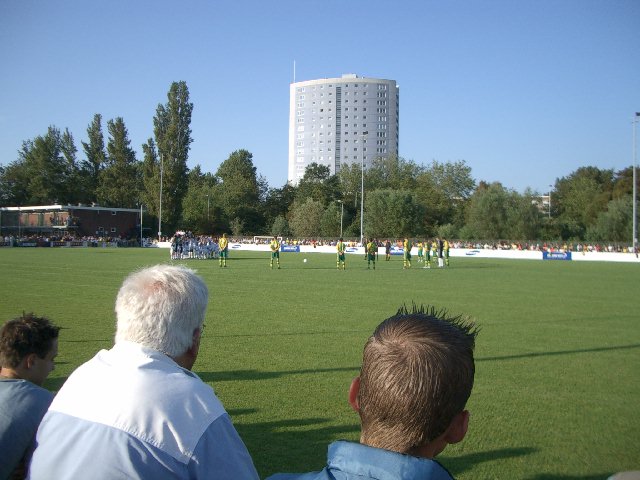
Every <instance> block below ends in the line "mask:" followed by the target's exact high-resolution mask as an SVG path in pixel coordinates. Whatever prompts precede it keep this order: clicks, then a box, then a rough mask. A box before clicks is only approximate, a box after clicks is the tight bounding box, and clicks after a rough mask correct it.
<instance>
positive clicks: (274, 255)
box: [269, 237, 280, 270]
mask: <svg viewBox="0 0 640 480" xmlns="http://www.w3.org/2000/svg"><path fill="white" fill-rule="evenodd" d="M269 248H270V249H271V268H273V260H274V259H275V260H276V262H277V264H278V270H280V242H278V239H277V238H276V237H273V239H272V240H271V242H270V243H269Z"/></svg>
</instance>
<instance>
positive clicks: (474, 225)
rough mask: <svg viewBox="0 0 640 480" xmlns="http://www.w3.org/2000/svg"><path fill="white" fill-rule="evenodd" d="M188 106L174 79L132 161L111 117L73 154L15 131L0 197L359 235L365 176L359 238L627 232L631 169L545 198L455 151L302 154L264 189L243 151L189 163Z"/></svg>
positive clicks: (302, 233) (296, 232)
mask: <svg viewBox="0 0 640 480" xmlns="http://www.w3.org/2000/svg"><path fill="white" fill-rule="evenodd" d="M192 111H193V104H192V103H191V102H190V101H189V90H188V87H187V84H186V83H185V82H173V83H172V84H171V86H170V89H169V92H168V94H167V102H166V103H161V104H159V105H158V107H157V109H156V112H155V115H154V117H153V137H151V138H149V139H148V140H147V142H146V143H145V144H143V145H142V152H143V158H142V160H139V159H137V158H136V153H135V151H134V150H133V149H132V148H131V142H130V140H129V138H128V131H127V128H126V125H125V122H124V120H123V119H122V118H121V117H118V118H115V119H111V120H108V121H107V122H106V127H107V138H106V142H105V135H104V132H103V119H102V116H101V115H100V114H95V115H94V117H93V119H92V121H91V122H90V123H89V125H88V127H87V141H86V142H84V141H83V142H81V144H82V151H83V155H82V158H80V157H79V155H78V149H77V148H76V145H75V141H74V138H73V135H72V134H71V132H69V130H68V129H65V130H64V131H61V130H60V129H58V128H57V127H55V126H51V127H49V129H48V130H47V132H46V133H45V134H43V135H39V136H37V137H35V138H34V139H32V140H26V141H24V142H23V144H22V147H21V149H20V150H19V152H18V158H17V159H16V160H15V161H13V162H11V163H9V164H8V165H6V166H0V204H1V205H5V206H27V205H46V204H52V203H53V204H76V203H82V204H94V203H95V204H98V205H103V206H111V207H123V208H138V207H139V206H140V205H141V204H142V205H143V206H144V209H145V210H146V212H147V214H146V220H145V227H147V228H148V229H149V231H150V232H153V234H151V235H150V236H153V235H154V234H155V229H156V227H157V222H158V217H159V216H160V212H162V230H163V232H164V234H165V235H171V233H173V232H174V231H175V230H177V229H187V230H191V231H193V232H196V233H207V234H220V233H222V232H230V233H232V234H233V235H236V236H240V235H265V234H266V235H281V236H295V237H315V238H319V237H336V236H338V235H339V234H340V233H341V232H342V236H343V237H345V238H360V235H361V232H360V225H361V219H360V210H361V209H360V202H361V201H362V199H361V197H360V195H361V190H362V187H363V183H364V219H363V222H362V223H363V224H364V232H363V234H364V236H366V237H376V238H399V237H404V236H410V237H431V236H435V235H438V236H442V237H445V238H451V239H454V238H455V239H462V240H472V239H476V240H478V239H485V240H500V239H504V240H511V241H532V240H545V241H558V240H561V241H572V240H576V241H577V240H580V241H585V240H586V241H594V242H605V241H614V242H627V241H629V242H630V241H631V230H632V198H631V192H632V187H633V180H632V168H631V167H628V168H625V169H623V170H621V171H614V170H613V169H600V168H597V167H581V168H579V169H577V170H576V171H574V172H573V173H571V174H570V175H568V176H566V177H562V178H559V179H557V180H556V182H555V185H554V187H553V189H552V190H551V206H550V207H549V205H548V204H546V203H545V204H544V205H543V204H542V203H541V195H540V193H539V192H535V191H532V190H530V189H527V190H526V191H525V192H524V193H522V194H521V193H518V192H516V191H515V190H513V189H510V188H507V187H505V186H503V185H502V184H501V183H498V182H493V183H487V182H485V181H479V182H477V181H476V180H475V179H474V178H473V177H472V174H471V168H470V167H469V166H468V165H467V164H466V162H465V161H464V160H460V161H455V162H438V161H435V160H434V161H432V162H431V163H430V164H428V165H424V164H417V163H415V162H414V161H412V160H408V159H404V158H402V157H398V156H391V157H388V158H378V159H376V160H375V161H374V162H373V164H372V166H371V167H370V168H368V169H367V170H366V171H365V172H364V175H363V173H362V171H361V166H360V165H350V166H349V165H346V166H343V167H342V168H341V170H340V171H339V172H338V173H337V174H334V175H332V174H331V172H330V169H329V167H327V166H324V165H319V164H312V165H310V166H308V167H307V169H306V171H305V175H304V177H303V178H302V180H301V181H300V182H299V184H298V185H296V186H294V185H290V184H288V183H287V184H285V185H283V186H282V187H275V188H273V187H272V188H270V187H269V185H268V183H267V181H266V179H265V178H264V177H263V176H262V175H259V174H258V172H257V170H256V167H255V166H254V164H253V155H252V154H251V153H250V152H248V151H247V150H243V149H239V150H236V151H234V152H232V153H231V154H230V155H229V157H228V158H227V159H225V160H224V161H223V162H222V163H221V164H220V166H219V167H218V169H217V171H216V172H215V173H212V172H203V171H202V168H201V167H200V165H196V166H195V167H194V168H192V169H189V168H188V167H187V160H188V156H189V150H190V145H191V143H192V142H193V139H192V137H191V114H192ZM105 143H106V145H105ZM161 186H162V188H161ZM161 190H162V196H161V195H160V191H161ZM545 193H546V192H545Z"/></svg>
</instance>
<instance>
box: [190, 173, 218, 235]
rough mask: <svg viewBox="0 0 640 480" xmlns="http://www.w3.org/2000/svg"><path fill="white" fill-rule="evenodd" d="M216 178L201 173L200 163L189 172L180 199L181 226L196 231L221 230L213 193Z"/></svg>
mask: <svg viewBox="0 0 640 480" xmlns="http://www.w3.org/2000/svg"><path fill="white" fill-rule="evenodd" d="M215 185H216V178H215V177H214V176H213V175H212V174H210V173H205V174H203V173H202V170H201V168H200V165H196V166H195V167H194V168H193V169H192V170H191V171H190V172H189V186H188V188H187V194H186V195H185V197H184V199H183V201H182V208H183V213H182V227H183V229H187V230H192V231H194V232H197V233H206V234H210V233H213V232H214V231H221V230H222V229H224V225H223V224H222V222H221V218H220V217H221V214H222V213H221V212H222V210H221V208H220V207H219V199H218V198H217V197H216V195H215Z"/></svg>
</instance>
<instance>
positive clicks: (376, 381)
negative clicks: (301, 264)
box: [271, 305, 478, 480]
mask: <svg viewBox="0 0 640 480" xmlns="http://www.w3.org/2000/svg"><path fill="white" fill-rule="evenodd" d="M477 333H478V329H477V327H476V326H475V325H474V324H473V323H472V322H470V321H469V320H468V319H466V318H464V317H460V316H458V317H450V316H449V315H447V313H446V312H445V311H437V310H436V309H434V308H433V307H428V308H424V307H416V306H415V305H414V306H413V308H412V310H411V311H409V310H408V309H407V308H406V307H402V308H400V310H398V312H397V314H396V315H394V316H393V317H390V318H388V319H387V320H385V321H384V322H382V323H381V324H380V325H379V326H378V328H376V330H375V331H374V332H373V335H372V336H371V337H369V340H368V341H367V343H366V345H365V347H364V355H363V360H362V368H361V370H360V376H359V377H356V378H355V379H354V380H353V382H352V384H351V388H350V390H349V403H350V404H351V406H352V407H353V409H354V410H355V411H357V412H358V414H359V415H360V422H361V426H362V430H361V435H360V443H351V442H346V441H338V442H334V443H332V444H331V445H329V452H328V462H327V466H326V467H325V468H324V469H323V470H321V471H319V472H313V473H307V474H302V475H300V474H278V475H274V476H273V477H271V480H285V479H289V480H292V479H301V480H328V479H336V480H341V479H349V478H359V479H377V480H385V479H389V480H390V479H395V480H397V479H400V480H402V479H416V478H420V479H429V480H450V479H451V478H452V476H451V474H450V473H449V472H448V471H447V470H446V469H445V468H444V467H443V466H442V465H440V464H439V463H438V462H437V461H435V460H433V458H434V457H435V456H436V455H438V454H439V453H440V452H442V451H443V450H444V449H445V447H446V446H447V445H448V444H449V443H457V442H460V441H461V440H462V439H463V438H464V436H465V434H466V432H467V427H468V425H469V412H468V411H467V410H465V405H466V403H467V400H468V398H469V395H470V394H471V389H472V387H473V378H474V373H475V365H474V359H473V349H474V346H475V339H476V336H477Z"/></svg>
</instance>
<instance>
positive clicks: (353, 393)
mask: <svg viewBox="0 0 640 480" xmlns="http://www.w3.org/2000/svg"><path fill="white" fill-rule="evenodd" d="M359 391H360V377H356V378H354V379H353V381H352V382H351V386H350V387H349V405H351V408H353V409H354V410H355V411H356V412H360V405H359V404H358V392H359Z"/></svg>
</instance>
